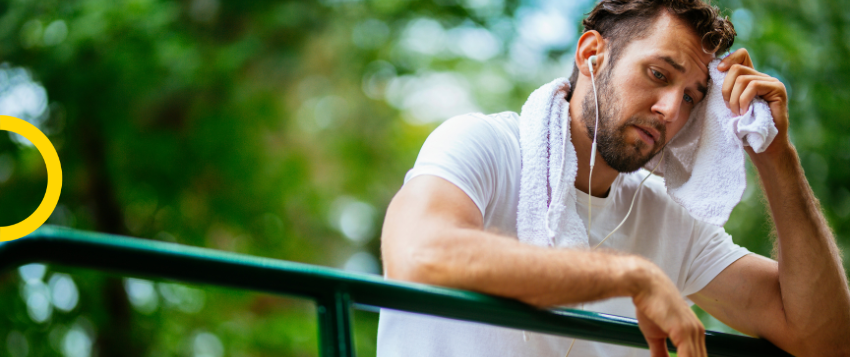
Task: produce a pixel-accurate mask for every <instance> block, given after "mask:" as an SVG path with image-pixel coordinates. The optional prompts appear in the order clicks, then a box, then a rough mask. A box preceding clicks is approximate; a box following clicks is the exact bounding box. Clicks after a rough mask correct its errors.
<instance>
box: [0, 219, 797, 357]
mask: <svg viewBox="0 0 850 357" xmlns="http://www.w3.org/2000/svg"><path fill="white" fill-rule="evenodd" d="M31 262H47V263H55V264H63V265H69V266H80V267H88V268H94V269H99V270H110V271H115V272H120V273H124V274H129V275H135V276H147V277H155V278H166V279H174V280H181V281H187V282H194V283H201V284H211V285H218V286H226V287H232V288H240V289H248V290H254V291H262V292H268V293H274V294H284V295H291V296H299V297H305V298H310V299H313V300H318V299H322V298H325V297H327V296H328V294H332V293H334V292H340V291H342V292H347V293H348V294H349V296H350V298H351V301H352V302H353V303H355V304H357V305H358V306H361V307H364V306H372V307H375V308H388V309H394V310H402V311H408V312H414V313H422V314H428V315H434V316H440V317H445V318H450V319H457V320H465V321H473V322H480V323H485V324H490V325H496V326H503V327H509V328H516V329H522V330H528V331H536V332H542V333H547V334H554V335H561V336H569V337H576V338H579V339H586V340H593V341H599V342H605V343H614V344H619V345H625V346H632V347H641V348H647V345H646V341H645V340H644V338H643V335H642V334H641V332H640V330H639V329H638V327H637V324H636V322H635V320H634V319H630V318H624V317H619V316H611V315H606V314H599V313H593V312H586V311H579V310H569V309H564V310H556V311H552V310H541V309H537V308H534V307H532V306H529V305H526V304H523V303H520V302H518V301H515V300H510V299H504V298H499V297H494V296H490V295H485V294H479V293H474V292H469V291H462V290H455V289H448V288H441V287H435V286H429V285H423V284H414V283H406V282H399V281H387V280H384V279H382V278H381V277H378V276H373V275H367V274H355V273H348V272H343V271H340V270H336V269H331V268H326V267H319V266H315V265H308V264H301V263H294V262H288V261H283V260H276V259H270V258H261V257H255V256H250V255H244V254H237V253H229V252H223V251H218V250H214V249H207V248H199V247H191V246H185V245H180V244H174V243H165V242H159V241H153V240H146V239H137V238H128V237H122V236H116V235H109V234H103V233H93V232H85V231H79V230H73V229H68V228H61V227H51V226H44V227H42V228H39V229H38V230H37V231H35V232H34V233H32V234H30V235H29V236H27V237H24V238H21V239H17V240H14V241H9V242H4V243H0V270H5V269H9V268H13V267H16V266H19V265H22V264H27V263H31ZM706 347H707V348H708V351H709V355H711V356H742V357H743V356H788V354H787V353H785V352H783V351H781V350H780V349H779V348H777V347H775V346H774V345H772V344H771V343H770V342H768V341H766V340H762V339H754V338H750V337H745V336H738V335H730V334H725V333H720V332H713V331H708V332H706ZM671 350H673V349H671Z"/></svg>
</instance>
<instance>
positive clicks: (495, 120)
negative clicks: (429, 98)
mask: <svg viewBox="0 0 850 357" xmlns="http://www.w3.org/2000/svg"><path fill="white" fill-rule="evenodd" d="M436 133H440V134H450V133H454V134H458V135H469V136H476V137H485V138H487V137H489V138H490V139H494V140H511V139H513V140H516V141H517V142H519V141H518V140H519V115H517V114H516V113H514V112H502V113H496V114H490V115H485V114H481V113H469V114H463V115H458V116H455V117H452V118H450V119H448V120H446V121H444V122H443V123H442V124H440V126H438V127H437V129H435V130H434V134H436ZM432 135H433V134H432Z"/></svg>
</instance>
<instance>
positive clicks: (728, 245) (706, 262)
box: [682, 222, 750, 296]
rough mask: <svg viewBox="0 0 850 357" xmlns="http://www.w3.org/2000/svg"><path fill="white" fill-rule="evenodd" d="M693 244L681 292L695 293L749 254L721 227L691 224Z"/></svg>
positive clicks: (698, 223) (702, 223)
mask: <svg viewBox="0 0 850 357" xmlns="http://www.w3.org/2000/svg"><path fill="white" fill-rule="evenodd" d="M693 234H694V236H693V237H692V238H693V246H692V249H691V252H690V255H691V257H690V258H691V259H689V260H688V261H689V262H690V266H689V267H688V269H687V270H688V274H687V279H686V281H685V288H684V290H683V292H682V293H683V295H685V296H689V295H692V294H696V293H698V292H699V291H700V290H702V289H703V288H704V287H705V286H706V285H708V283H710V282H711V281H712V280H714V278H715V277H716V276H717V275H718V274H720V272H722V271H723V269H726V267H728V266H729V265H730V264H732V263H734V262H735V261H736V260H738V259H741V257H743V256H745V255H747V254H750V251H749V250H747V248H744V247H741V246H739V245H737V244H735V243H734V242H732V236H730V235H729V234H728V233H726V231H725V230H724V229H723V227H717V226H714V225H712V224H708V223H705V222H697V224H696V226H695V227H694V232H693Z"/></svg>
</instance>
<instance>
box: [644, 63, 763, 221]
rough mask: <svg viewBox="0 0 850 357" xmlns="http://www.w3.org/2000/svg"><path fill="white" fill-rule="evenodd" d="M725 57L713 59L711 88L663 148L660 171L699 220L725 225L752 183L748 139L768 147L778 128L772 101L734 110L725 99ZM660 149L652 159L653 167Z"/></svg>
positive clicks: (679, 200) (671, 191) (675, 197)
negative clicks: (721, 68)
mask: <svg viewBox="0 0 850 357" xmlns="http://www.w3.org/2000/svg"><path fill="white" fill-rule="evenodd" d="M719 63H720V59H715V60H713V61H711V63H709V65H708V71H709V76H710V77H711V81H710V83H709V88H708V93H707V95H706V97H705V99H703V101H702V102H700V103H699V104H698V105H697V106H696V107H694V109H693V111H692V112H691V117H690V118H689V119H688V123H687V124H685V127H684V128H682V130H681V131H680V132H679V133H678V134H677V135H676V136H675V137H674V138H673V140H671V141H670V143H669V144H668V145H667V146H666V148H665V149H664V150H667V152H666V153H665V154H664V162H663V163H662V164H661V166H660V167H659V168H658V170H656V173H658V174H660V175H662V176H664V181H665V183H666V184H667V193H668V194H669V195H670V197H672V198H673V200H674V201H676V202H677V203H679V204H680V205H682V207H685V209H687V210H688V212H689V213H690V214H691V215H692V216H693V217H694V218H697V219H699V220H702V221H705V222H708V223H711V224H715V225H718V226H723V225H724V224H726V221H727V220H729V214H730V213H732V209H733V208H735V206H736V205H737V204H738V203H739V202H740V201H741V197H742V196H743V194H744V190H745V189H746V188H747V177H746V170H745V168H744V145H747V146H752V148H753V150H754V151H755V152H757V153H760V152H763V151H764V150H765V149H767V147H768V146H769V145H770V143H771V142H772V141H773V139H774V138H775V137H776V134H777V133H778V131H777V129H776V125H775V124H774V123H773V116H772V115H771V113H770V108H769V107H768V106H767V103H766V102H765V101H764V100H763V99H761V98H759V97H756V98H755V100H753V103H752V104H751V105H750V107H749V109H748V110H747V112H746V113H744V115H740V116H739V115H736V114H733V113H732V111H731V110H729V108H727V107H726V102H725V101H724V100H723V93H722V88H723V80H724V79H725V78H726V73H725V72H720V71H718V70H717V65H718V64H719ZM659 157H660V155H657V156H656V157H655V158H654V159H653V160H651V161H650V162H649V163H647V165H646V166H644V167H645V168H648V169H651V168H652V167H653V166H654V165H655V163H656V160H658V159H659Z"/></svg>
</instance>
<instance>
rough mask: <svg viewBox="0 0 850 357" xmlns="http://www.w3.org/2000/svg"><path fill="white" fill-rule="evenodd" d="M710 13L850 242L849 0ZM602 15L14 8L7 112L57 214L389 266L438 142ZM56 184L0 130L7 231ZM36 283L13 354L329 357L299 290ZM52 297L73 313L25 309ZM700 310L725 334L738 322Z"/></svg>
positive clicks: (4, 93)
mask: <svg viewBox="0 0 850 357" xmlns="http://www.w3.org/2000/svg"><path fill="white" fill-rule="evenodd" d="M715 4H717V5H718V6H719V7H720V8H721V9H723V11H724V14H725V15H728V16H730V18H731V19H732V21H733V23H734V24H735V26H736V29H737V30H738V32H739V35H740V36H739V38H738V39H737V40H736V42H735V46H734V48H740V47H746V48H747V49H748V50H749V51H750V53H751V54H752V56H753V59H754V62H755V66H756V68H757V69H759V70H761V71H763V72H765V73H768V74H771V75H774V76H776V77H778V78H780V79H781V80H782V81H783V82H784V83H785V84H786V86H787V87H788V91H789V96H790V103H789V107H790V115H791V135H792V140H793V142H794V144H795V145H796V147H797V149H798V151H799V153H800V157H801V160H802V162H803V166H804V168H805V170H806V176H807V177H808V179H809V182H810V184H811V186H812V187H813V189H814V191H815V193H816V195H817V196H818V198H819V199H820V200H821V203H822V205H823V208H824V211H825V214H826V216H827V219H828V220H829V222H830V224H831V225H832V227H833V229H834V230H835V232H836V236H837V239H838V242H839V245H840V246H841V247H842V248H844V249H846V247H847V245H848V244H850V238H848V235H850V221H848V216H850V190H848V189H850V185H848V178H850V165H848V163H850V161H848V160H849V159H850V140H848V139H850V137H849V136H848V133H850V131H848V129H850V128H849V127H850V120H848V118H847V115H846V114H845V113H846V106H845V105H844V104H843V103H846V102H847V100H848V97H849V95H848V94H849V93H848V86H847V85H846V83H848V81H850V68H848V66H850V65H848V63H850V62H848V61H846V60H844V59H845V58H848V49H850V40H848V39H850V36H848V34H850V6H846V5H848V4H846V2H844V1H838V2H831V1H790V0H787V1H760V2H755V1H718V2H715ZM591 7H592V3H591V2H589V1H560V0H559V1H543V0H541V1H530V0H529V1H516V0H322V1H274V2H273V1H244V2H243V1H232V0H223V1H221V0H185V1H160V0H65V1H59V0H45V1H35V0H32V1H31V0H0V63H3V65H0V111H3V110H5V111H6V112H2V113H0V114H8V115H15V114H19V113H24V114H26V113H29V114H27V115H29V116H27V115H24V114H19V115H21V116H22V117H24V119H28V120H30V121H32V122H35V123H37V124H38V125H39V127H40V128H41V129H42V130H43V131H44V132H45V133H47V134H48V136H49V138H50V139H51V141H52V142H53V143H54V145H55V146H56V149H57V150H58V152H59V156H60V159H61V162H62V167H63V172H64V175H65V179H64V186H63V190H62V197H61V199H60V205H59V206H58V207H57V209H56V211H55V212H54V214H53V216H52V217H51V219H50V221H49V223H51V224H58V225H65V226H70V227H74V228H79V229H85V230H94V231H101V232H109V233H117V234H125V235H130V236H135V237H142V238H149V239H156V240H165V241H172V242H178V243H181V244H188V245H196V246H204V247H211V248H215V249H221V250H228V251H234V252H240V253H246V254H252V255H258V256H264V257H272V258H277V259H285V260H292V261H298V262H306V263H311V264H318V265H325V266H330V267H336V268H341V269H342V268H345V269H350V270H355V271H363V272H371V273H377V272H379V271H380V262H379V259H378V257H379V256H380V254H379V246H380V242H379V239H378V237H379V235H380V226H381V224H382V219H383V213H384V210H385V208H386V206H387V204H388V203H389V201H390V199H391V198H392V196H393V194H394V193H395V192H396V191H397V190H398V189H399V187H400V186H401V183H402V179H403V177H404V174H405V172H406V171H407V170H408V169H409V168H410V167H411V166H412V165H413V162H414V160H415V158H416V155H417V152H418V150H419V148H420V146H421V144H422V142H423V141H424V140H425V138H426V137H427V135H428V134H429V133H430V132H431V130H433V128H435V127H436V126H437V125H438V124H439V123H440V122H441V120H445V119H447V118H448V117H450V116H452V115H456V114H462V113H465V112H469V111H483V112H497V111H505V110H511V111H519V109H520V106H521V105H522V103H523V102H524V100H525V98H526V97H527V96H528V94H529V93H530V92H531V91H532V90H533V89H535V88H537V87H538V86H540V85H542V84H543V83H546V82H548V81H550V80H551V79H553V78H555V77H559V76H567V75H569V73H570V71H571V69H572V60H571V57H572V53H573V51H574V43H575V39H576V35H577V33H578V32H579V31H580V26H579V22H580V20H581V18H582V17H583V14H584V13H586V12H587V11H589V9H590V8H591ZM13 76H16V77H14V78H17V80H21V79H25V81H23V82H21V83H24V84H21V85H22V86H23V87H20V88H27V90H29V92H23V93H31V94H32V93H36V94H38V93H39V92H38V90H37V88H43V89H44V92H43V93H42V94H45V93H46V97H45V96H44V95H42V96H41V97H38V96H34V95H31V96H29V97H27V98H29V99H33V98H35V99H38V100H35V103H34V104H33V103H30V104H32V105H30V107H31V108H36V109H32V110H30V111H29V112H26V111H19V112H15V111H11V110H10V109H8V108H10V107H9V106H8V105H7V106H5V107H4V106H3V105H4V104H3V103H7V104H8V103H11V102H3V101H2V100H3V98H7V99H8V98H13V99H10V100H12V101H13V102H15V103H17V104H19V105H22V106H23V104H21V103H23V102H22V101H21V100H20V98H21V97H14V95H15V93H18V94H17V95H20V93H22V92H15V88H19V87H16V85H17V84H15V83H18V82H14V81H12V80H11V79H10V78H12V77H13ZM4 81H5V83H4ZM18 84H20V83H18ZM34 88H36V89H34ZM14 98H18V99H14ZM39 98H40V99H39ZM39 108H40V109H39ZM19 109H20V108H19ZM21 110H23V109H21ZM749 180H750V185H749V187H748V189H747V191H746V193H745V195H744V200H743V202H742V203H741V204H740V205H739V206H738V207H737V208H736V209H735V211H734V212H733V213H732V217H731V218H730V221H729V223H728V224H727V226H726V228H727V230H728V231H729V232H730V233H731V234H732V235H733V237H734V239H735V241H736V242H737V243H738V244H741V245H743V246H745V247H747V248H749V249H750V250H752V251H754V252H758V253H760V254H763V255H768V256H769V255H770V254H771V250H772V245H773V243H772V239H771V238H770V225H769V221H768V220H767V217H766V215H765V210H764V204H763V202H762V195H761V193H760V190H759V188H758V184H757V177H756V176H755V174H754V172H753V171H752V169H751V168H750V175H749ZM46 182H47V178H46V170H45V167H44V163H43V161H42V159H41V157H40V155H39V153H38V152H37V151H36V150H35V149H34V148H33V147H31V146H29V145H27V143H26V142H23V141H21V140H19V139H18V138H15V137H13V136H10V135H6V134H2V133H0V226H6V225H10V224H13V223H16V222H19V221H21V220H22V219H24V218H25V217H27V216H28V215H29V214H30V213H32V212H33V211H34V210H35V208H36V206H37V205H38V203H39V199H40V197H42V195H43V193H44V190H45V188H46ZM151 264H156V262H151ZM846 265H847V264H846V263H845V266H846ZM33 271H35V273H32V272H33ZM38 271H39V267H38V266H30V267H29V268H28V269H22V270H19V271H8V272H3V273H0V316H2V318H0V355H11V356H15V357H20V356H24V355H26V356H54V355H65V356H80V357H84V356H104V357H106V356H178V355H179V356H183V355H193V356H211V357H218V356H223V355H227V356H266V355H268V356H272V355H274V356H280V355H284V356H313V355H316V354H317V341H316V320H315V314H314V311H313V306H312V305H311V303H309V302H306V301H301V300H294V299H289V298H285V297H277V296H270V295H266V294H255V293H249V292H244V291H234V290H227V289H218V288H212V287H207V286H187V285H183V284H175V283H172V282H165V281H149V280H128V279H126V278H124V277H119V276H113V275H108V274H104V273H100V272H93V271H88V270H80V269H70V268H67V267H60V266H49V267H46V272H45V273H44V274H43V275H42V274H40V273H39V272H38ZM28 274H29V275H28ZM32 274H35V275H32ZM64 274H70V275H64ZM27 279H30V280H27ZM51 281H52V283H51ZM68 281H71V282H72V283H71V284H72V288H69V287H68ZM282 283H285V282H282ZM63 284H64V285H63ZM45 288H46V289H47V290H45ZM39 289H41V290H39ZM51 289H52V290H51ZM59 289H65V290H59ZM68 289H70V290H68ZM51 291H53V292H55V291H62V292H68V291H72V292H73V291H76V292H77V296H78V300H77V301H76V303H74V304H73V305H67V304H69V303H68V302H67V301H65V302H64V303H65V304H66V305H62V304H63V302H62V301H59V300H61V298H62V296H59V297H58V298H56V297H53V298H50V299H53V300H54V301H53V305H51V304H49V301H48V304H47V305H45V304H44V303H43V302H42V304H41V305H38V303H37V301H35V302H33V301H29V300H30V299H34V298H33V296H36V295H38V294H42V296H47V297H50V296H51V293H50V292H51ZM33 294H35V295H33ZM45 294H46V295H45ZM134 294H135V295H134ZM60 295H61V294H60ZM50 299H48V300H50ZM33 306H35V307H36V308H35V310H33V309H34V308H33ZM38 306H41V308H42V310H43V309H44V308H45V306H47V307H46V308H47V309H49V310H50V311H48V314H47V317H46V318H45V317H44V311H41V312H39V311H36V310H38V309H37V307H38ZM69 306H70V307H69ZM60 307H64V308H66V309H65V310H69V311H65V310H63V309H62V308H60ZM39 314H41V315H39ZM700 314H701V316H702V318H703V320H704V322H705V323H706V325H707V327H708V328H709V329H719V330H723V331H728V328H727V327H725V326H723V325H722V324H720V323H719V322H717V321H716V320H714V319H712V318H710V317H708V316H706V315H705V314H704V313H702V312H700ZM33 316H36V317H33ZM355 323H356V326H355V328H356V347H357V350H358V352H359V353H360V355H365V356H368V355H374V353H375V342H376V329H377V315H376V314H374V313H370V312H358V313H357V314H356V316H355ZM22 341H25V342H22ZM24 352H26V353H25V354H23V353H24Z"/></svg>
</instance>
